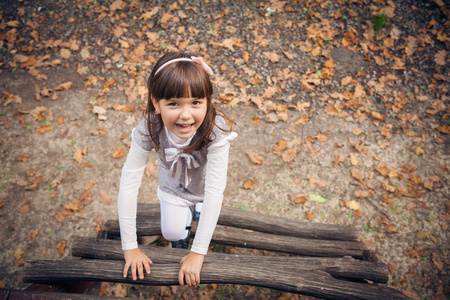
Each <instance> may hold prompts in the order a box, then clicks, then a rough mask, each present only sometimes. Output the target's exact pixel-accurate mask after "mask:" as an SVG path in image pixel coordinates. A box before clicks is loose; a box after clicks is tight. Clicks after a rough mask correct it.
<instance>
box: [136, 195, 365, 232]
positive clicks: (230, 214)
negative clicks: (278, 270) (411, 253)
mask: <svg viewBox="0 0 450 300" xmlns="http://www.w3.org/2000/svg"><path fill="white" fill-rule="evenodd" d="M137 219H138V221H152V222H153V221H155V220H160V208H159V204H144V203H138V208H137ZM218 224H219V225H224V226H232V227H238V228H244V229H250V230H255V231H260V232H265V233H272V234H278V235H288V236H295V237H300V238H306V239H321V240H341V241H357V240H358V235H359V230H358V229H356V228H353V227H347V226H339V225H334V224H322V223H311V222H303V221H299V220H290V219H286V218H280V217H276V216H271V215H265V214H260V213H255V212H250V211H246V210H242V209H236V208H229V207H222V210H221V212H220V216H219V221H218Z"/></svg>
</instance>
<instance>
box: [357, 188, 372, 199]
mask: <svg viewBox="0 0 450 300" xmlns="http://www.w3.org/2000/svg"><path fill="white" fill-rule="evenodd" d="M353 195H354V196H355V197H356V198H367V197H369V195H370V193H369V191H360V190H358V191H355V192H354V193H353Z"/></svg>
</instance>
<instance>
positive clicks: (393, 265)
mask: <svg viewBox="0 0 450 300" xmlns="http://www.w3.org/2000/svg"><path fill="white" fill-rule="evenodd" d="M388 269H389V274H391V275H393V274H394V272H395V270H396V269H397V263H396V262H395V261H393V262H391V263H390V264H389V267H388Z"/></svg>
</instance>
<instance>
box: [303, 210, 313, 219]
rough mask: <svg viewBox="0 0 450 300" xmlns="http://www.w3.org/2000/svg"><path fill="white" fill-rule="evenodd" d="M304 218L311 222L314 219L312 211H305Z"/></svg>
mask: <svg viewBox="0 0 450 300" xmlns="http://www.w3.org/2000/svg"><path fill="white" fill-rule="evenodd" d="M305 218H307V219H308V220H310V221H312V220H313V219H314V212H312V211H305Z"/></svg>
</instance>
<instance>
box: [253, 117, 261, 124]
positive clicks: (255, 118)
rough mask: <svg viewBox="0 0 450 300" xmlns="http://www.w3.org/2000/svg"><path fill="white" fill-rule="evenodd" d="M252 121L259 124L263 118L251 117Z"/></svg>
mask: <svg viewBox="0 0 450 300" xmlns="http://www.w3.org/2000/svg"><path fill="white" fill-rule="evenodd" d="M250 122H252V123H253V124H255V125H258V124H259V123H261V118H260V117H253V118H251V119H250Z"/></svg>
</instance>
